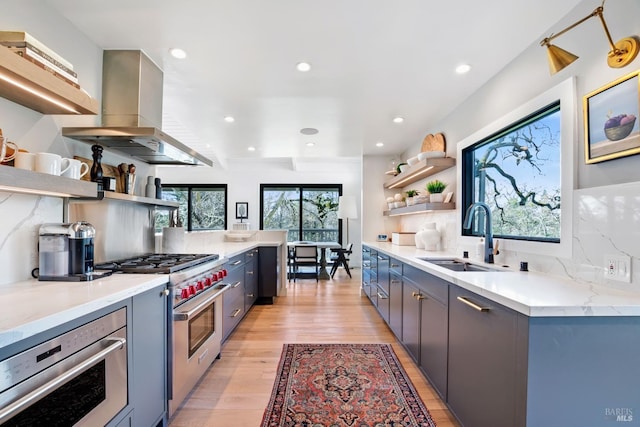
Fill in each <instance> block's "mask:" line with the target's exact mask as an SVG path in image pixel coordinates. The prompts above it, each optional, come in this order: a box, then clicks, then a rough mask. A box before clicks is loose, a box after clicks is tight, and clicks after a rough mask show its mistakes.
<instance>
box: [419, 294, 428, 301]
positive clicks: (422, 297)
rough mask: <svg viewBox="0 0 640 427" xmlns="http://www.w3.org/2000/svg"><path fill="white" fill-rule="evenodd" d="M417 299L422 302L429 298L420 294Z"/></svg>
mask: <svg viewBox="0 0 640 427" xmlns="http://www.w3.org/2000/svg"><path fill="white" fill-rule="evenodd" d="M416 299H417V300H418V301H421V300H423V299H427V297H425V296H424V295H422V294H418V295H416Z"/></svg>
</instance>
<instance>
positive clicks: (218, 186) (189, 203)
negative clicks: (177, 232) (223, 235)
mask: <svg viewBox="0 0 640 427" xmlns="http://www.w3.org/2000/svg"><path fill="white" fill-rule="evenodd" d="M162 188H163V190H164V189H165V188H184V189H186V190H187V218H186V220H187V221H186V224H184V227H185V228H186V231H218V230H226V229H227V216H228V207H229V206H228V205H229V200H228V197H229V194H228V186H227V184H165V183H162ZM202 189H222V190H224V225H223V228H221V229H217V228H207V229H199V230H193V229H192V225H193V224H192V220H191V214H192V210H193V207H192V194H193V190H202Z"/></svg>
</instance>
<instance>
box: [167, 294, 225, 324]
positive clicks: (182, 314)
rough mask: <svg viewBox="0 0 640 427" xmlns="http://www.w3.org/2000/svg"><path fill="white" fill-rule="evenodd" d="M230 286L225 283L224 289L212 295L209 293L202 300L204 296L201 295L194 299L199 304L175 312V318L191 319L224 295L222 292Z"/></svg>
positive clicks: (180, 319) (181, 319) (178, 319)
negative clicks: (189, 308)
mask: <svg viewBox="0 0 640 427" xmlns="http://www.w3.org/2000/svg"><path fill="white" fill-rule="evenodd" d="M229 286H230V285H224V287H223V288H222V289H220V290H219V291H217V292H214V293H212V294H211V295H208V296H207V297H206V298H204V299H203V300H202V301H200V299H201V298H203V297H200V298H198V299H196V300H194V303H195V302H198V304H197V305H196V306H195V307H193V308H192V309H191V310H187V311H180V312H176V313H173V320H176V321H183V320H189V319H191V318H192V317H193V316H195V315H196V314H198V313H200V312H201V311H202V310H204V309H205V308H207V307H208V306H209V305H210V304H211V302H212V301H213V300H214V299H216V298H218V297H219V296H220V295H222V293H223V292H224V291H226V290H227V289H228V288H229Z"/></svg>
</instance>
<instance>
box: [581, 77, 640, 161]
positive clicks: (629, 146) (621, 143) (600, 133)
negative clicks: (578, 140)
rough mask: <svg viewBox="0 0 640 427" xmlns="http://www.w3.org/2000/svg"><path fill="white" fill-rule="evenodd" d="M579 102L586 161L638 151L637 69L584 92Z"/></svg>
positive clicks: (639, 99) (639, 105) (639, 97)
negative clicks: (580, 102) (582, 120)
mask: <svg viewBox="0 0 640 427" xmlns="http://www.w3.org/2000/svg"><path fill="white" fill-rule="evenodd" d="M582 103H583V113H584V144H585V146H584V156H585V162H586V163H587V164H589V163H598V162H603V161H605V160H613V159H617V158H619V157H626V156H631V155H633V154H638V153H640V124H639V123H638V116H640V71H635V72H633V73H631V74H628V75H626V76H624V77H621V78H619V79H618V80H615V81H613V82H611V83H609V84H607V85H605V86H603V87H601V88H599V89H597V90H595V91H593V92H591V93H589V94H587V95H585V96H584V98H583V101H582Z"/></svg>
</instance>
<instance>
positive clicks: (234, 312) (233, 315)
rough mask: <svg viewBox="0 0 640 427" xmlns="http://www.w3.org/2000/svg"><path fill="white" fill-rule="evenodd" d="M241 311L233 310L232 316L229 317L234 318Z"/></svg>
mask: <svg viewBox="0 0 640 427" xmlns="http://www.w3.org/2000/svg"><path fill="white" fill-rule="evenodd" d="M241 311H242V310H240V309H239V308H236V309H235V310H233V314H232V315H231V317H236V316H237V315H238V314H240V312H241Z"/></svg>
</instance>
